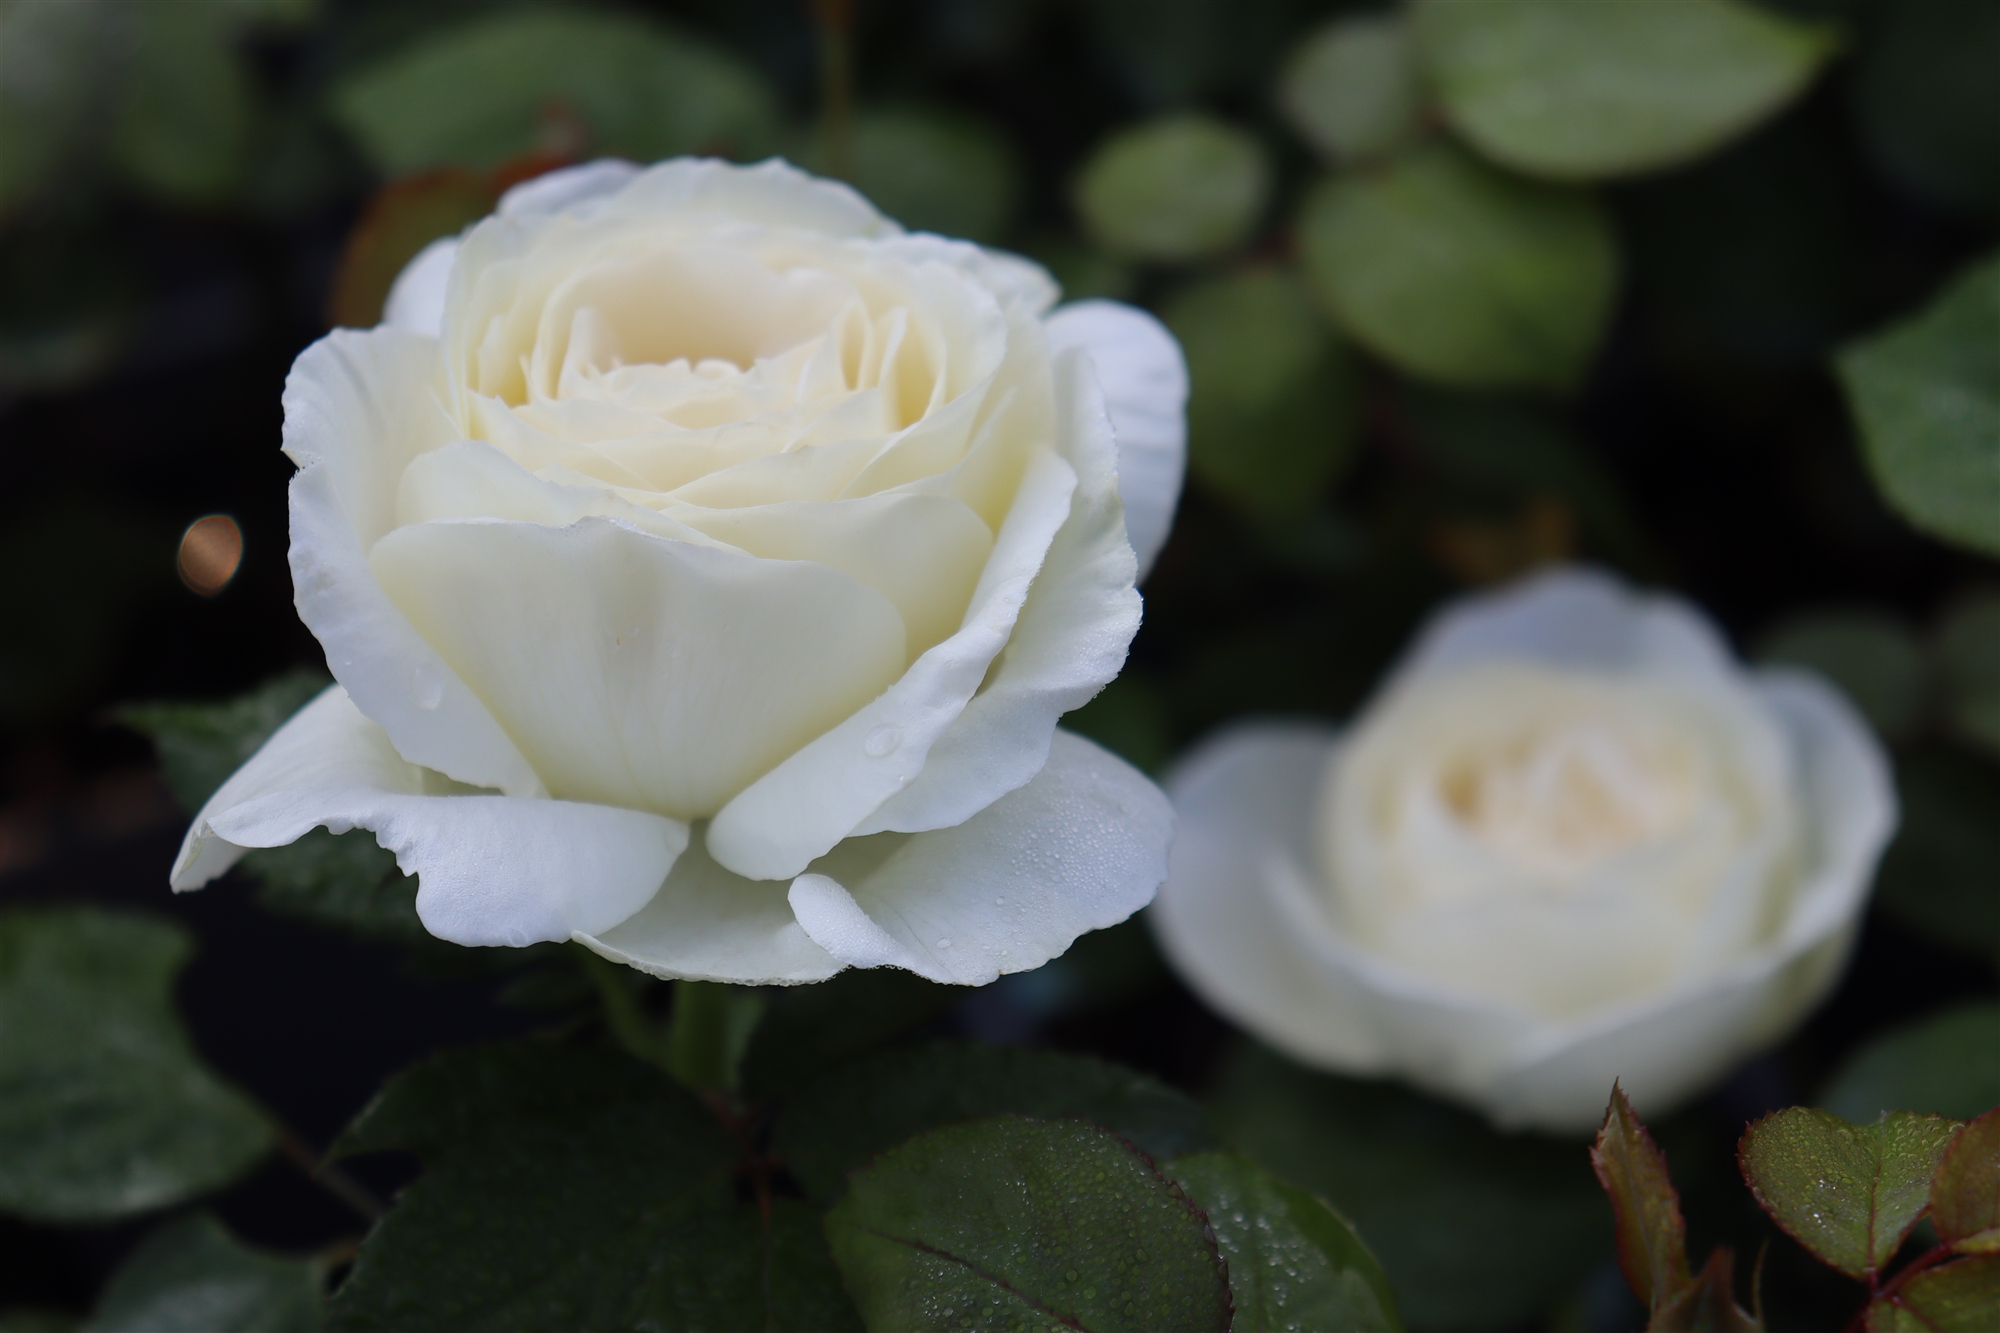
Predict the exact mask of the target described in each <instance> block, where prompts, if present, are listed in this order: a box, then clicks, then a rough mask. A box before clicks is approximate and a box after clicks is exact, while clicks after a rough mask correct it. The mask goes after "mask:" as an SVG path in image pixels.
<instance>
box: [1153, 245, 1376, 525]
mask: <svg viewBox="0 0 2000 1333" xmlns="http://www.w3.org/2000/svg"><path fill="white" fill-rule="evenodd" d="M1162 313H1163V315H1164V317H1165V319H1166V322H1167V325H1168V327H1170V328H1171V329H1173V331H1174V336H1175V337H1176V338H1178V339H1179V340H1180V344H1181V350H1182V351H1183V352H1185V353H1186V354H1187V361H1188V379H1189V393H1188V466H1189V467H1190V468H1192V469H1193V471H1194V473H1195V475H1196V476H1197V477H1199V478H1200V479H1201V480H1202V482H1203V483H1204V484H1206V485H1208V486H1210V487H1213V488H1214V489H1215V490H1216V491H1218V492H1219V493H1221V494H1222V495H1224V496H1227V497H1229V498H1230V499H1232V500H1235V501H1236V502H1237V503H1239V504H1242V505H1245V506H1247V507H1249V508H1251V509H1253V510H1259V511H1278V512H1293V513H1295V512H1299V511H1302V510H1309V509H1312V508H1314V507H1316V505H1317V504H1318V502H1319V500H1320V499H1321V498H1322V497H1323V496H1324V494H1325V492H1326V488H1327V487H1328V485H1329V484H1331V482H1332V481H1333V480H1334V478H1335V477H1337V476H1338V475H1339V474H1340V473H1341V472H1342V471H1343V470H1345V468H1346V466H1347V464H1348V463H1349V462H1350V461H1351V460H1352V458H1353V456H1354V446H1355V439H1356V435H1357V433H1358V431H1359V427H1360V417H1361V386H1360V384H1359V383H1358V382H1357V377H1356V376H1355V373H1354V365H1353V360H1352V358H1351V357H1350V356H1349V355H1348V353H1347V349H1346V348H1345V347H1344V346H1343V345H1342V344H1341V342H1340V340H1339V339H1338V338H1337V337H1335V336H1334V334H1333V332H1332V330H1330V329H1328V328H1327V326H1326V321H1325V319H1324V318H1323V317H1322V316H1321V315H1320V313H1319V311H1318V310H1316V309H1314V308H1313V304H1312V301H1311V298H1310V296H1309V295H1308V294H1307V292H1306V290H1305V285H1304V283H1303V282H1302V280H1301V278H1300V275H1299V274H1298V273H1297V271H1296V270H1294V269H1293V268H1291V267H1290V266H1284V267H1278V266H1259V267H1256V268H1249V269H1244V270H1242V271H1240V272H1238V273H1234V274H1230V275H1229V276H1227V277H1220V278H1211V279H1209V280H1207V281H1205V282H1200V283H1197V284H1195V285H1194V286H1192V287H1189V288H1187V289H1185V290H1184V291H1182V292H1181V293H1180V294H1179V295H1177V296H1176V297H1175V298H1174V300H1173V301H1172V302H1171V303H1170V304H1169V305H1168V306H1167V307H1166V309H1165V310H1164V311H1163V312H1162Z"/></svg>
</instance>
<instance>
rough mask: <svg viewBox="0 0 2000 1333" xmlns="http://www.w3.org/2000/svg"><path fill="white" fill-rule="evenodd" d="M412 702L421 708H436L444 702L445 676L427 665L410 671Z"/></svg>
mask: <svg viewBox="0 0 2000 1333" xmlns="http://www.w3.org/2000/svg"><path fill="white" fill-rule="evenodd" d="M410 702H411V703H413V704H415V705H416V706H417V707H419V708H424V709H430V708H436V707H437V706H438V705H439V704H441V703H443V702H444V677H443V676H440V675H439V674H438V673H437V672H436V671H434V670H433V669H431V668H430V667H427V666H420V667H418V668H417V669H416V670H415V671H412V672H411V673H410Z"/></svg>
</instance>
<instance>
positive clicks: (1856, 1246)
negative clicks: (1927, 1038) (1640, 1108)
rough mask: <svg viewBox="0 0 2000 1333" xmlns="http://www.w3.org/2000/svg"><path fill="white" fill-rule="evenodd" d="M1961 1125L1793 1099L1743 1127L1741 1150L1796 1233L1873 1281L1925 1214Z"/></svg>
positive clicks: (1752, 1179)
mask: <svg viewBox="0 0 2000 1333" xmlns="http://www.w3.org/2000/svg"><path fill="white" fill-rule="evenodd" d="M1958 1129H1959V1122H1958V1121H1956V1120H1947V1119H1945V1118H1944V1117H1943V1116H1936V1115H1918V1114H1916V1113H1915V1112H1912V1111H1891V1112H1889V1113H1888V1114H1887V1115H1884V1116H1883V1117H1882V1118H1881V1119H1880V1120H1877V1121H1876V1122H1875V1123H1874V1124H1872V1125H1855V1124H1850V1123H1849V1122H1847V1121H1845V1120H1842V1119H1841V1118H1840V1117H1839V1116H1837V1115H1834V1114H1833V1113H1832V1112H1830V1111H1820V1110H1815V1109H1813V1108H1811V1107H1804V1106H1795V1107H1792V1108H1791V1109H1789V1110H1785V1111H1774V1112H1772V1113H1771V1114H1770V1115H1767V1116H1765V1117H1764V1118H1763V1119H1762V1120H1759V1121H1757V1122H1756V1123H1755V1124H1753V1125H1751V1126H1750V1128H1749V1129H1747V1130H1745V1131H1744V1134H1743V1141H1742V1142H1741V1143H1740V1144H1739V1145H1738V1146H1737V1149H1736V1157H1737V1161H1738V1163H1739V1164H1740V1165H1741V1167H1742V1168H1743V1178H1744V1179H1745V1180H1746V1181H1748V1182H1749V1184H1750V1190H1751V1193H1753V1194H1755V1195H1756V1196H1757V1202H1758V1203H1760V1204H1762V1205H1763V1206H1764V1211H1765V1212H1767V1213H1769V1214H1770V1215H1771V1217H1772V1219H1773V1220H1774V1221H1776V1222H1777V1224H1778V1225H1779V1226H1781V1227H1783V1228H1784V1229H1785V1231H1786V1233H1787V1234H1789V1235H1790V1236H1791V1237H1792V1239H1794V1240H1796V1241H1798V1242H1799V1244H1801V1245H1803V1246H1805V1247H1806V1248H1807V1249H1808V1250H1811V1251H1812V1252H1813V1254H1814V1255H1816V1256H1818V1257H1819V1258H1820V1259H1821V1260H1822V1261H1823V1262H1825V1263H1828V1264H1831V1265H1833V1266H1834V1267H1835V1268H1838V1269H1839V1270H1840V1271H1841V1272H1843V1273H1846V1274H1847V1275H1848V1276H1849V1277H1855V1278H1860V1279H1862V1280H1864V1281H1872V1280H1873V1279H1874V1277H1875V1275H1876V1274H1878V1273H1880V1272H1881V1271H1882V1268H1883V1266H1884V1265H1886V1264H1887V1263H1888V1262H1889V1260H1890V1259H1892V1258H1893V1257H1895V1253H1896V1250H1897V1248H1898V1247H1899V1246H1901V1245H1902V1243H1903V1238H1904V1237H1906V1236H1908V1235H1909V1234H1910V1228H1911V1227H1913V1226H1915V1225H1916V1224H1917V1219H1918V1218H1920V1217H1922V1216H1923V1215H1924V1210H1925V1208H1927V1207H1928V1206H1929V1204H1930V1187H1931V1177H1932V1176H1934V1175H1936V1174H1937V1167H1938V1161H1939V1159H1941V1158H1942V1157H1943V1156H1944V1150H1945V1148H1946V1146H1947V1145H1948V1144H1950V1142H1951V1138H1952V1135H1953V1134H1955V1133H1957V1132H1958Z"/></svg>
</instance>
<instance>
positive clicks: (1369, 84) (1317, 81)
mask: <svg viewBox="0 0 2000 1333" xmlns="http://www.w3.org/2000/svg"><path fill="white" fill-rule="evenodd" d="M1278 107H1279V109H1280V110H1281V111H1283V112H1284V113H1285V117H1286V119H1288V120H1289V121H1290V122H1291V125H1292V128H1293V129H1295V130H1297V131H1298V132H1299V135H1300V137H1302V138H1303V139H1304V140H1305V141H1306V142H1307V143H1309V144H1311V145H1312V146H1313V147H1314V148H1316V149H1318V150H1319V152H1320V153H1321V154H1322V155H1324V156H1326V157H1329V158H1332V159H1334V160H1335V161H1347V160H1353V159H1357V158H1368V157H1376V156H1380V155H1381V154H1383V153H1386V152H1390V151H1392V150H1394V149H1396V148H1398V147H1400V146H1402V145H1403V144H1404V143H1406V142H1408V141H1409V140H1410V139H1412V138H1414V137H1416V134H1417V131H1418V130H1419V129H1420V128H1421V122H1420V120H1419V113H1420V112H1421V110H1422V98H1421V95H1420V94H1419V92H1418V88H1417V71H1416V65H1415V61H1414V58H1413V53H1412V52H1411V49H1410V34H1409V28H1408V25H1407V24H1406V23H1404V21H1403V20H1402V19H1401V18H1398V17H1395V16H1391V15H1381V14H1367V15H1352V16H1344V17H1341V18H1337V19H1334V20H1333V21H1332V22H1330V23H1327V24H1325V25H1323V26H1322V27H1319V28H1316V29H1314V30H1313V32H1312V33H1311V34H1310V35H1308V36H1307V37H1306V39H1305V41H1303V42H1301V43H1300V44H1299V47H1298V49H1297V50H1296V51H1294V52H1293V53H1292V56H1291V58H1290V59H1289V60H1287V61H1286V62H1285V67H1284V69H1283V70H1282V71H1281V72H1280V73H1279V76H1278Z"/></svg>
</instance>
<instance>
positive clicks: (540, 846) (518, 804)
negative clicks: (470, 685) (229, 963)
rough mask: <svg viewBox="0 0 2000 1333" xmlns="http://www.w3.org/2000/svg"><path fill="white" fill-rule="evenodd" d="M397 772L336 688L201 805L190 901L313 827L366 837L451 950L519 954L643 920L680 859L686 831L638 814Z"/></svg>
mask: <svg viewBox="0 0 2000 1333" xmlns="http://www.w3.org/2000/svg"><path fill="white" fill-rule="evenodd" d="M449 785H450V784H446V783H440V782H439V781H438V780H437V778H436V776H435V775H433V774H426V773H425V771H424V770H423V769H421V768H419V767H417V766H416V765H415V764H411V763H407V762H405V761H404V760H403V758H402V757H401V756H400V755H398V754H397V753H396V751H395V748H394V747H393V746H392V745H390V743H389V737H388V734H387V733H386V732H384V731H383V730H382V729H381V728H380V727H378V726H376V725H375V724H374V723H373V722H371V721H369V720H368V719H367V718H366V717H364V716H363V715H362V713H361V711H360V710H359V709H357V708H356V707H355V706H354V704H353V703H352V702H351V701H350V700H349V699H348V697H347V692H346V691H345V690H343V689H341V688H340V687H339V686H338V685H336V686H333V687H332V688H330V689H328V690H327V691H326V692H325V693H323V694H321V695H320V696H319V697H318V698H317V699H315V700H314V701H313V702H312V703H310V704H308V705H306V707H305V708H303V709H301V710H300V711H299V713H298V714H297V715H296V716H294V717H293V718H292V719H291V721H289V722H287V723H286V724H285V725H284V726H282V727H280V728H279V729H278V731H277V733H276V734H275V735H273V736H272V737H271V739H270V740H268V741H266V742H265V743H264V746H263V748H261V749H259V750H258V751H257V753H256V754H255V755H253V756H251V758H250V761H249V762H248V763H246V764H244V765H243V767H242V768H240V769H238V770H237V771H236V774H235V776H233V777H232V778H230V779H229V781H227V782H225V783H224V784H223V785H222V788H221V790H219V791H217V792H216V793H215V795H213V796H211V797H210V798H209V799H208V802H207V804H205V805H203V806H202V809H201V813H200V814H198V815H197V816H195V820H194V824H193V827H191V828H190V829H189V830H188V835H187V839H186V841H185V842H184V843H183V844H182V846H181V852H180V855H179V856H178V857H177V858H176V859H175V862H174V872H173V875H172V877H171V883H172V884H173V887H174V888H175V889H177V890H186V889H196V888H200V887H201V886H202V885H203V884H205V883H207V882H208V881H209V880H211V879H213V878H215V877H216V876H217V875H219V874H221V873H222V872H223V871H224V870H226V869H228V868H229V866H230V864H232V863H233V862H234V861H235V860H236V858H237V857H238V856H239V855H241V854H242V851H243V849H244V848H248V847H279V846H283V845H284V844H286V843H289V842H292V841H294V840H295V839H297V838H298V837H299V836H300V835H302V834H304V833H305V832H307V831H308V830H309V829H312V828H313V827H315V826H319V825H324V826H325V827H326V828H329V829H331V830H332V831H333V832H335V833H344V832H346V831H347V830H349V829H353V828H365V829H369V830H372V831H373V832H374V834H375V840H376V841H377V842H378V843H380V844H381V845H382V846H384V847H387V848H388V849H390V850H391V851H393V852H395V853H396V863H397V864H398V865H399V866H401V867H402V868H403V870H404V872H405V873H406V874H412V875H415V876H417V915H418V916H419V917H420V918H422V920H423V923H424V927H425V929H427V930H429V931H430V932H431V933H432V934H433V935H436V936H439V937H440V938H442V939H447V940H451V941H453V942H455V943H458V944H504V945H517V946H518V945H525V944H533V943H535V942H536V941H538V940H565V939H568V938H569V937H570V936H571V935H572V934H574V933H576V932H579V931H583V932H595V931H604V930H608V929H610V928H611V927H612V926H614V925H616V924H617V923H618V922H620V921H623V920H624V919H625V918H626V917H629V916H631V915H632V913H634V912H636V911H638V910H639V908H640V907H642V906H644V905H645V903H646V902H647V900H648V899H650V898H651V897H652V896H653V894H654V892H655V891H656V890H657V889H658V888H659V887H660V883H661V881H662V880H664V879H665V878H666V877H667V872H668V871H669V870H670V869H671V868H672V867H673V864H674V859H675V858H676V857H678V856H679V855H680V853H681V850H682V848H684V847H686V846H687V835H688V831H687V826H686V825H685V824H682V823H679V822H678V821H676V820H672V819H666V818H663V817H662V816H659V815H652V814H646V813H644V812H642V811H638V810H620V809H614V808H612V807H610V806H602V805H585V804H578V803H575V802H570V801H551V800H537V799H529V798H517V797H508V796H494V795H487V794H477V793H467V792H454V793H451V794H437V789H438V788H439V787H441V786H443V787H448V786H449Z"/></svg>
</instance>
